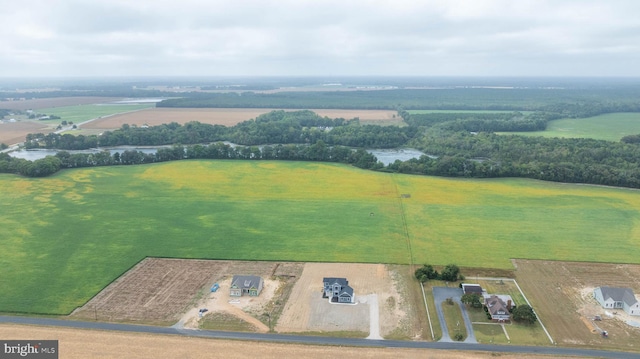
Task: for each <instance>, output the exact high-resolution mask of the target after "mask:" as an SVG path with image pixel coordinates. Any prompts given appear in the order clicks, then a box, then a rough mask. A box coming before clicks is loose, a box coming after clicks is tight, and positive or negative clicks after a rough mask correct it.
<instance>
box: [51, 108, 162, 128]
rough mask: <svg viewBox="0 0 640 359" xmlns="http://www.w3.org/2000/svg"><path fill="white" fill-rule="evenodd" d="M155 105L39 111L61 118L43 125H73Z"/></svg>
mask: <svg viewBox="0 0 640 359" xmlns="http://www.w3.org/2000/svg"><path fill="white" fill-rule="evenodd" d="M154 106H155V104H143V105H140V104H135V105H119V104H98V105H96V104H92V105H78V106H65V107H53V108H45V109H41V110H38V113H44V114H47V115H55V116H59V117H60V119H59V120H47V121H40V122H43V123H56V124H57V123H60V122H61V121H67V122H69V121H72V122H73V123H80V122H84V121H87V120H91V119H94V118H98V117H101V116H108V115H113V114H117V113H123V112H129V111H136V110H142V109H145V108H150V107H154Z"/></svg>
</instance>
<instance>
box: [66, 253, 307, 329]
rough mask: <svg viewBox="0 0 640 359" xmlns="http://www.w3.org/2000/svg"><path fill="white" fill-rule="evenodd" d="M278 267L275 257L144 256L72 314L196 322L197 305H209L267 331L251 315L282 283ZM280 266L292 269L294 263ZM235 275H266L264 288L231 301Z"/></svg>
mask: <svg viewBox="0 0 640 359" xmlns="http://www.w3.org/2000/svg"><path fill="white" fill-rule="evenodd" d="M279 267H280V265H279V264H278V263H274V262H245V261H213V260H182V259H162V258H146V259H144V260H142V261H141V262H140V263H138V264H137V265H136V266H135V267H134V268H132V269H131V270H129V271H128V272H127V273H125V274H124V275H122V276H121V277H120V278H118V279H117V280H115V281H114V282H113V283H112V284H110V285H109V286H107V287H106V288H105V289H104V290H103V291H101V292H100V293H98V294H97V295H96V296H95V297H94V298H93V299H91V300H90V301H89V302H87V304H85V305H84V306H83V307H81V308H79V309H77V310H76V311H74V313H72V314H71V316H72V317H74V318H79V319H85V320H96V319H97V320H100V321H116V322H140V323H151V324H161V325H172V324H176V323H177V324H178V325H179V326H184V327H197V322H198V319H199V316H198V309H199V308H207V309H209V310H210V311H211V312H215V311H226V312H230V313H232V314H234V315H237V316H239V317H240V318H241V319H243V320H245V321H249V322H250V323H251V324H254V326H255V327H256V328H258V330H261V331H266V330H265V329H264V328H265V326H264V324H262V323H261V322H260V321H258V320H257V319H255V318H254V316H252V315H251V314H254V313H261V312H262V311H263V308H264V307H265V306H266V305H267V304H268V303H269V302H270V301H271V299H272V298H273V296H274V293H275V292H276V291H277V290H278V288H279V287H280V280H279V279H272V276H273V275H277V274H281V275H283V276H284V274H286V273H282V272H281V269H280V268H279ZM282 267H283V268H285V269H287V268H290V269H291V270H292V271H293V270H294V269H295V268H296V266H295V265H290V266H282ZM276 270H278V272H277V273H276ZM235 274H246V275H259V276H262V277H263V278H264V279H265V281H266V285H265V289H264V290H263V293H261V295H260V296H259V297H255V298H253V297H243V298H240V300H239V301H237V302H235V301H234V302H233V303H229V301H230V300H231V298H230V297H229V284H230V281H231V278H232V277H233V275H235ZM294 276H295V273H294ZM285 278H286V277H285ZM216 282H217V283H219V284H220V289H219V290H218V291H217V292H215V293H211V291H210V288H211V285H212V284H213V283H216Z"/></svg>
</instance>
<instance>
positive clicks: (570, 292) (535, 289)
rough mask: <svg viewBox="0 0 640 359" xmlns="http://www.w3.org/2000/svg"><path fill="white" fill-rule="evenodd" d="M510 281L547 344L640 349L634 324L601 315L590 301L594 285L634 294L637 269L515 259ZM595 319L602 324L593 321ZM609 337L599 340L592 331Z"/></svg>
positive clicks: (620, 316) (621, 316)
mask: <svg viewBox="0 0 640 359" xmlns="http://www.w3.org/2000/svg"><path fill="white" fill-rule="evenodd" d="M516 263H517V270H516V279H517V280H518V284H520V287H521V288H522V290H523V291H524V292H525V294H526V295H527V298H528V299H529V300H530V301H531V304H532V305H533V308H534V309H535V310H536V312H537V313H538V315H539V316H540V318H541V320H542V322H543V323H544V324H545V326H546V327H547V329H548V330H549V333H550V334H551V336H552V337H553V339H554V340H555V341H556V342H558V343H559V344H565V345H581V346H582V345H586V346H591V347H597V348H601V349H615V350H625V351H628V350H633V351H636V350H640V328H636V327H632V326H630V325H628V324H626V323H625V321H626V320H629V319H631V320H635V321H637V322H640V318H638V317H635V319H634V318H633V317H630V316H627V315H626V314H625V313H624V312H623V311H622V310H618V311H617V313H616V314H613V313H612V312H609V314H607V311H605V310H604V309H603V308H602V307H600V306H599V305H598V303H597V302H596V300H595V299H594V298H593V289H594V288H596V287H599V286H613V287H629V288H631V289H633V291H634V293H636V296H637V293H640V280H639V279H638V278H640V265H631V264H607V263H582V262H556V261H540V260H522V259H518V260H516ZM596 315H600V316H601V317H602V321H597V322H593V321H592V319H593V318H594V316H596ZM596 325H597V327H599V328H601V329H602V330H606V331H608V332H609V338H602V337H601V336H600V335H599V333H598V331H597V330H596V331H594V330H593V329H594V328H595V326H596Z"/></svg>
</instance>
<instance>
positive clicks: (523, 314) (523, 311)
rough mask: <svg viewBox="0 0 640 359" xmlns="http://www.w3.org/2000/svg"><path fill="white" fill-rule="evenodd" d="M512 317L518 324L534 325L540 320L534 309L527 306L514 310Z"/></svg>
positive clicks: (523, 305) (520, 306)
mask: <svg viewBox="0 0 640 359" xmlns="http://www.w3.org/2000/svg"><path fill="white" fill-rule="evenodd" d="M511 317H512V318H513V320H514V321H516V322H521V323H525V324H533V323H535V322H536V320H538V317H537V316H536V313H535V312H534V311H533V308H531V306H529V305H527V304H522V305H519V306H517V307H515V308H513V311H512V312H511Z"/></svg>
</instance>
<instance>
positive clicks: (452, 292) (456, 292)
mask: <svg viewBox="0 0 640 359" xmlns="http://www.w3.org/2000/svg"><path fill="white" fill-rule="evenodd" d="M461 297H462V289H460V288H449V287H433V300H434V301H435V303H436V311H437V312H438V320H439V321H440V327H442V339H440V340H439V341H441V342H453V339H451V337H450V336H449V329H448V327H447V322H446V321H445V320H444V313H443V312H442V303H443V302H444V301H446V300H447V298H451V299H453V301H454V302H455V303H458V306H460V311H461V312H462V319H464V326H465V328H466V329H467V338H466V339H465V340H464V343H478V341H477V340H476V335H475V334H474V333H473V326H472V325H471V319H469V313H467V308H466V307H465V305H464V304H462V302H461V301H460V298H461Z"/></svg>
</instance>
